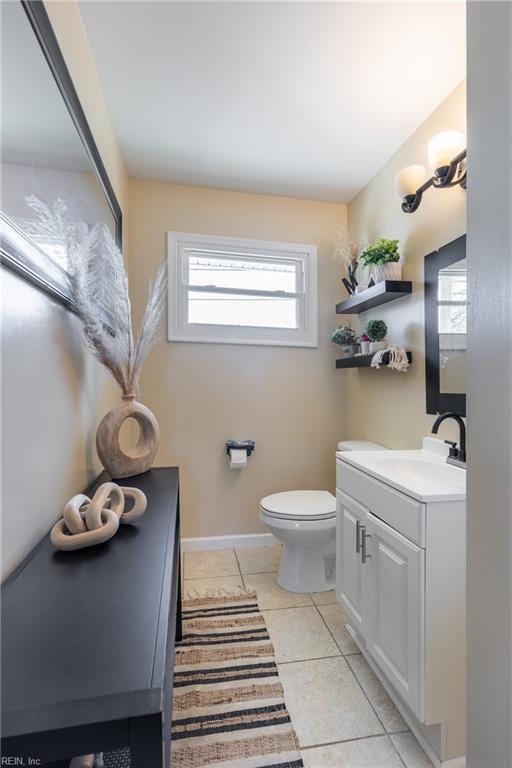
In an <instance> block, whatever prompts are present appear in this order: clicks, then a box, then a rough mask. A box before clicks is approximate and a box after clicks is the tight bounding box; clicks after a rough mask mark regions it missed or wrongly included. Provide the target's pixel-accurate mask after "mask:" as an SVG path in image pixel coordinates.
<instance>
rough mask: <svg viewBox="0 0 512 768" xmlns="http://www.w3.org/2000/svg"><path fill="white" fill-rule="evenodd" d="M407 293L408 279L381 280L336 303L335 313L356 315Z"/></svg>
mask: <svg viewBox="0 0 512 768" xmlns="http://www.w3.org/2000/svg"><path fill="white" fill-rule="evenodd" d="M409 293H412V283H411V281H410V280H383V282H382V283H377V285H372V287H371V288H366V289H365V290H364V291H361V293H356V294H355V296H350V297H349V298H348V299H345V301H341V302H340V303H339V304H336V314H337V315H358V314H359V313H360V312H365V311H366V310H367V309H373V307H378V306H380V305H381V304H387V303H388V301H394V300H395V299H399V298H400V297H401V296H407V295H408V294H409Z"/></svg>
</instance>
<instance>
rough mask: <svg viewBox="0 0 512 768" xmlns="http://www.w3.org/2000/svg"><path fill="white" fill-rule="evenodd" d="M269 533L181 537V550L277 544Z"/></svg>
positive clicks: (193, 550)
mask: <svg viewBox="0 0 512 768" xmlns="http://www.w3.org/2000/svg"><path fill="white" fill-rule="evenodd" d="M277 543H278V542H277V539H276V538H275V536H272V534H271V533H245V534H238V535H235V536H205V537H199V538H193V539H182V540H181V548H182V550H183V552H197V551H199V550H202V549H234V548H235V547H268V546H271V545H272V544H277Z"/></svg>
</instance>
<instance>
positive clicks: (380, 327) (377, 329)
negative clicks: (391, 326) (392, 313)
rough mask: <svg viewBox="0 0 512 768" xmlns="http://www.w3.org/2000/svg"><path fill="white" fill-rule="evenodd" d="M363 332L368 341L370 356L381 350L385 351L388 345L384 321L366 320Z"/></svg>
mask: <svg viewBox="0 0 512 768" xmlns="http://www.w3.org/2000/svg"><path fill="white" fill-rule="evenodd" d="M364 332H365V334H366V335H367V336H368V337H369V339H370V355H373V354H375V352H378V351H379V350H381V349H386V347H387V345H388V343H387V341H386V333H387V332H388V327H387V325H386V323H385V322H384V320H368V322H367V323H366V326H365V329H364Z"/></svg>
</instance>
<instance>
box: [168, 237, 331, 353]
mask: <svg viewBox="0 0 512 768" xmlns="http://www.w3.org/2000/svg"><path fill="white" fill-rule="evenodd" d="M191 250H196V251H197V250H211V251H213V252H215V251H216V252H218V253H219V254H224V255H233V256H241V257H243V256H246V257H250V258H251V259H267V258H268V259H279V260H280V261H281V262H282V261H283V260H284V261H290V262H293V263H294V264H298V265H299V275H300V278H299V286H298V289H299V290H298V292H297V293H284V292H283V291H276V292H275V293H276V295H279V296H290V297H293V298H297V299H298V308H299V324H298V325H299V327H298V328H258V327H254V326H238V325H215V324H211V325H207V324H202V323H201V324H199V323H189V322H188V291H189V286H188V285H187V283H186V282H185V274H186V269H187V259H188V253H189V252H190V251H191ZM167 261H168V269H169V272H168V274H169V312H168V339H169V341H193V342H200V343H208V342H209V343H214V344H262V345H269V346H285V347H317V346H318V319H317V314H318V289H317V248H316V246H315V245H300V244H296V243H276V242H272V241H268V240H246V239H245V238H238V237H217V236H214V235H212V236H210V235H194V234H190V233H186V232H168V233H167ZM209 290H215V289H212V288H210V287H209ZM218 291H219V293H241V294H243V293H244V292H245V291H244V290H243V289H238V290H235V289H225V288H219V289H218ZM249 293H250V295H251V296H268V295H269V292H268V291H250V292H249ZM272 293H274V292H272Z"/></svg>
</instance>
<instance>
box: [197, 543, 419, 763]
mask: <svg viewBox="0 0 512 768" xmlns="http://www.w3.org/2000/svg"><path fill="white" fill-rule="evenodd" d="M279 555H280V547H279V546H273V547H254V548H241V549H236V550H218V551H217V550H216V551H206V552H205V551H202V552H186V553H185V554H184V556H183V560H184V567H183V576H184V582H183V589H184V594H185V595H186V594H189V595H190V596H193V595H194V593H195V592H196V591H197V590H204V589H218V588H221V587H223V588H225V589H228V590H229V589H234V590H237V589H238V588H242V589H244V588H245V589H255V590H256V591H257V593H258V602H259V605H260V608H261V610H262V612H263V614H264V616H265V621H266V623H267V626H268V630H269V633H270V637H271V640H272V643H273V645H274V648H275V652H276V660H277V663H278V664H279V674H280V677H281V682H282V684H283V687H284V691H285V699H286V704H287V706H288V710H289V712H290V716H291V718H292V721H293V724H294V727H295V730H296V732H297V736H298V738H299V742H300V745H301V751H302V759H303V761H304V765H305V766H306V768H432V766H431V763H430V761H429V760H428V758H427V756H426V755H425V753H424V752H423V750H422V749H421V747H420V746H419V744H418V743H417V741H416V739H415V738H414V736H413V735H412V733H411V732H410V731H409V729H408V727H407V725H406V723H405V722H404V721H403V719H402V717H401V716H400V713H399V712H398V710H397V709H396V707H395V705H394V704H393V702H392V701H391V699H390V698H389V696H388V695H387V693H386V692H385V690H384V688H383V687H382V685H381V684H380V682H379V681H378V679H377V677H376V676H375V675H374V673H373V672H372V670H371V669H370V667H369V665H368V664H367V662H366V660H365V659H364V657H363V656H362V655H361V653H359V651H358V648H357V646H356V645H355V644H354V642H353V640H352V639H351V637H350V635H349V634H348V632H347V630H346V629H345V623H346V622H347V617H346V615H345V614H344V612H343V610H342V608H341V607H340V605H339V604H338V602H337V600H336V597H335V595H334V592H323V593H317V594H295V593H291V592H285V591H284V590H282V589H281V588H280V587H278V586H277V584H276V581H275V572H276V570H277V567H278V563H279ZM305 691H308V692H310V695H307V696H305Z"/></svg>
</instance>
